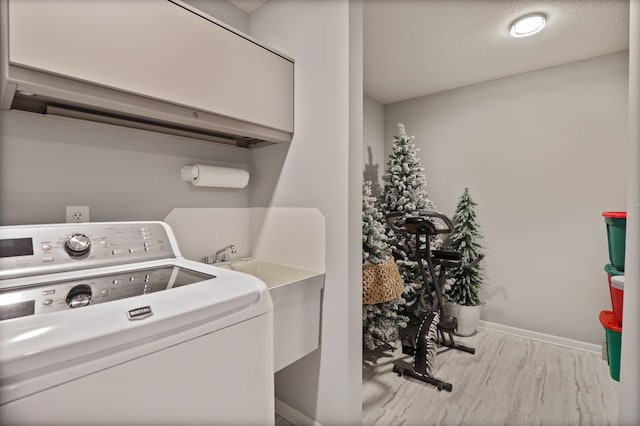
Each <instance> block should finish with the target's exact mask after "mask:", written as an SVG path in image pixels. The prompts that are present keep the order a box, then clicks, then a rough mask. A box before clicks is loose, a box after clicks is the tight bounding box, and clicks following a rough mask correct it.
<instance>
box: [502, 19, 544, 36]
mask: <svg viewBox="0 0 640 426" xmlns="http://www.w3.org/2000/svg"><path fill="white" fill-rule="evenodd" d="M546 23H547V18H546V16H544V15H543V14H542V13H532V14H529V15H524V16H521V17H520V18H518V19H516V20H515V21H514V22H513V24H511V36H512V37H515V38H521V37H529V36H532V35H534V34H537V33H539V32H540V31H542V29H543V28H544V26H545V25H546Z"/></svg>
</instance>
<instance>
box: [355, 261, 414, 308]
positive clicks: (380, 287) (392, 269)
mask: <svg viewBox="0 0 640 426" xmlns="http://www.w3.org/2000/svg"><path fill="white" fill-rule="evenodd" d="M403 290H404V283H403V282H402V277H400V271H398V267H397V266H396V262H395V261H394V260H393V258H391V259H389V260H387V261H386V262H384V263H380V264H377V265H362V304H363V305H373V304H376V303H383V302H388V301H389V300H393V299H397V298H398V297H399V296H400V295H401V294H402V291H403Z"/></svg>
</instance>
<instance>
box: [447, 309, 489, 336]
mask: <svg viewBox="0 0 640 426" xmlns="http://www.w3.org/2000/svg"><path fill="white" fill-rule="evenodd" d="M444 308H445V312H446V313H447V315H452V316H454V317H456V318H457V319H458V330H457V331H456V334H457V335H458V336H471V335H472V334H473V333H475V331H476V328H478V323H479V322H480V309H481V308H482V305H477V306H462V305H458V304H457V303H452V302H447V304H446V305H445V307H444Z"/></svg>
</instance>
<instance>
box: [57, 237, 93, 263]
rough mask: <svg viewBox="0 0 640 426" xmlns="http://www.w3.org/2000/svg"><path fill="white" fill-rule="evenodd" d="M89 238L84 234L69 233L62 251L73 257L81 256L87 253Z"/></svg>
mask: <svg viewBox="0 0 640 426" xmlns="http://www.w3.org/2000/svg"><path fill="white" fill-rule="evenodd" d="M90 250H91V240H90V239H89V237H87V236H86V235H84V234H79V233H77V234H71V235H69V237H67V239H66V240H65V241H64V251H66V252H67V254H69V256H71V257H73V258H81V257H84V256H86V255H87V254H89V251H90Z"/></svg>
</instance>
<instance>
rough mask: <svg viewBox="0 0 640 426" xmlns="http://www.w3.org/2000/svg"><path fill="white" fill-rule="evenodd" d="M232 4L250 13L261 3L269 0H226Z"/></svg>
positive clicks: (260, 5)
mask: <svg viewBox="0 0 640 426" xmlns="http://www.w3.org/2000/svg"><path fill="white" fill-rule="evenodd" d="M228 1H229V3H232V4H233V5H234V6H236V7H239V8H240V9H242V10H244V11H245V12H247V13H251V12H253V11H254V10H256V9H258V8H260V7H262V5H263V4H265V3H266V2H268V1H269V0H228Z"/></svg>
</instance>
